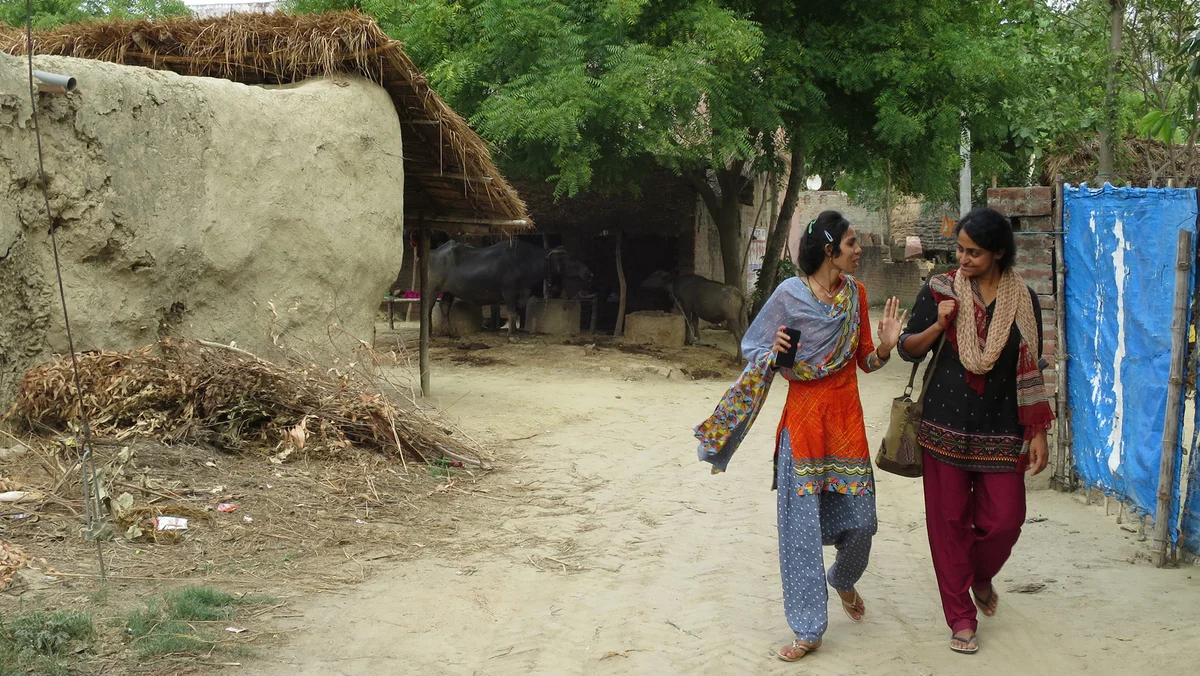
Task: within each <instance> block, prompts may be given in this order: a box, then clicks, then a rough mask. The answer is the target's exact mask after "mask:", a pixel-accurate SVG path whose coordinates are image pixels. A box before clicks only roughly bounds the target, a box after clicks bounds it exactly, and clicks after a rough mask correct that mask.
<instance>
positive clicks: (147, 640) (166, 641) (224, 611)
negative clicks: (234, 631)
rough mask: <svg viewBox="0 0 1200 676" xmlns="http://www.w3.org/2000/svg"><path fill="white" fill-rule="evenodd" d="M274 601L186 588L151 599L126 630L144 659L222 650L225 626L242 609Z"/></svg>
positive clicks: (131, 615)
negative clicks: (211, 624) (207, 624)
mask: <svg viewBox="0 0 1200 676" xmlns="http://www.w3.org/2000/svg"><path fill="white" fill-rule="evenodd" d="M270 602H271V599H268V598H265V597H257V596H246V597H235V596H232V595H230V594H226V593H225V592H222V591H218V590H216V589H213V588H212V587H185V588H183V589H177V590H175V591H172V592H168V593H166V594H164V595H163V596H162V597H161V598H152V599H150V601H149V602H147V604H146V606H145V607H144V608H141V609H138V610H135V611H133V612H132V613H130V615H129V617H128V619H127V620H126V622H125V628H126V631H127V632H128V634H129V636H130V637H131V638H132V640H133V642H132V648H133V649H134V651H135V652H136V653H137V654H138V655H139V656H141V657H143V658H145V657H157V656H162V655H171V654H177V653H184V654H187V653H192V654H194V653H198V652H201V651H203V652H209V651H212V650H214V649H216V650H220V649H222V646H221V643H222V641H223V640H225V639H226V634H225V633H224V631H223V630H224V626H220V624H218V625H214V626H205V625H206V623H224V622H227V621H230V620H233V619H234V618H235V617H237V611H238V608H239V607H243V606H252V605H265V604H267V603H270Z"/></svg>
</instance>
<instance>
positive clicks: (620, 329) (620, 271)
mask: <svg viewBox="0 0 1200 676" xmlns="http://www.w3.org/2000/svg"><path fill="white" fill-rule="evenodd" d="M621 239H622V237H621V231H620V230H618V231H617V283H618V284H620V286H621V298H620V302H619V303H618V304H617V326H616V327H615V328H614V329H613V335H614V336H623V335H625V291H626V288H625V264H624V263H623V262H622V261H621Z"/></svg>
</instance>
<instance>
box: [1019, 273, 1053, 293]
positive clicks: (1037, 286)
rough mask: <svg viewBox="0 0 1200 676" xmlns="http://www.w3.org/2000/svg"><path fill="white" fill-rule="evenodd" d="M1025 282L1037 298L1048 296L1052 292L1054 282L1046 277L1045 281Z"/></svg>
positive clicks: (1027, 280) (1028, 280)
mask: <svg viewBox="0 0 1200 676" xmlns="http://www.w3.org/2000/svg"><path fill="white" fill-rule="evenodd" d="M1025 282H1026V283H1027V284H1029V288H1031V289H1033V292H1034V293H1036V294H1038V295H1039V296H1048V295H1050V294H1051V293H1053V292H1054V282H1053V281H1052V280H1051V279H1049V278H1048V277H1047V278H1046V279H1026V280H1025Z"/></svg>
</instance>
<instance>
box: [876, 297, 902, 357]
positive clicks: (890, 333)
mask: <svg viewBox="0 0 1200 676" xmlns="http://www.w3.org/2000/svg"><path fill="white" fill-rule="evenodd" d="M906 319H908V310H905V311H904V312H900V299H899V298H896V297H895V296H893V297H892V298H890V299H889V300H888V302H887V303H886V304H885V305H884V307H883V319H881V320H879V347H880V348H881V349H882V350H883V351H884V352H891V351H892V349H893V348H895V347H896V343H899V342H900V332H901V331H903V330H904V321H905V320H906Z"/></svg>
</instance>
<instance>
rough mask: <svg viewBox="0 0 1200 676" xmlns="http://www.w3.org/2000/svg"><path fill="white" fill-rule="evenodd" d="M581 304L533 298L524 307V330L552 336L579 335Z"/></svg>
mask: <svg viewBox="0 0 1200 676" xmlns="http://www.w3.org/2000/svg"><path fill="white" fill-rule="evenodd" d="M582 311H583V304H582V303H580V302H579V301H577V300H562V299H559V298H551V299H549V300H547V299H543V298H538V297H536V296H535V297H533V298H530V299H529V304H528V305H526V306H525V330H526V331H528V332H529V333H544V334H548V335H552V336H575V335H579V321H580V316H581V313H582Z"/></svg>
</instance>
